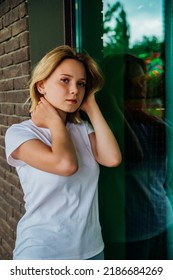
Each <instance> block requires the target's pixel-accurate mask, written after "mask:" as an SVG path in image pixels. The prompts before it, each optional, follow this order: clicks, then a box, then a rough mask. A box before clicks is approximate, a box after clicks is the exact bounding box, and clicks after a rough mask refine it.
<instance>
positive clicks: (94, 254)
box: [5, 46, 121, 259]
mask: <svg viewBox="0 0 173 280" xmlns="http://www.w3.org/2000/svg"><path fill="white" fill-rule="evenodd" d="M102 85H103V77H102V74H101V72H100V71H99V68H98V66H97V64H96V62H95V61H94V60H93V59H92V58H91V57H90V56H89V55H87V54H79V53H76V51H75V50H74V49H72V48H71V47H69V46H60V47H57V48H55V49H54V50H52V51H50V52H49V53H48V54H46V55H45V56H44V57H43V58H42V60H41V61H40V62H39V63H38V64H37V65H36V67H35V69H34V71H33V75H32V78H31V82H30V98H31V110H30V111H31V119H29V120H27V121H24V122H22V123H20V124H14V125H12V126H11V127H10V128H9V129H8V130H7V132H6V137H5V140H6V155H7V160H8V163H9V164H11V165H12V166H15V167H16V170H17V173H18V175H19V178H20V182H21V186H22V188H23V191H24V200H25V208H26V213H25V214H24V216H23V217H22V219H21V220H20V221H19V223H18V226H17V240H16V244H15V249H14V252H13V253H14V254H13V259H92V258H94V259H101V258H103V256H101V254H100V253H101V252H103V249H104V244H103V240H102V235H101V229H100V224H99V217H98V197H97V182H98V177H99V164H102V165H105V166H109V167H113V166H117V165H118V164H119V163H120V162H121V153H120V150H119V147H118V144H117V141H116V139H115V137H114V135H113V133H112V132H111V130H110V128H109V127H108V125H107V123H106V121H105V119H104V117H103V116H102V113H101V111H100V110H99V107H98V105H97V103H96V101H95V98H94V94H95V92H97V91H99V90H100V89H101V87H102ZM80 110H83V111H85V113H86V114H87V115H88V117H89V119H90V122H91V124H92V126H91V125H89V124H88V122H86V121H82V120H81V119H80V116H79V111H80ZM105 187H106V186H105Z"/></svg>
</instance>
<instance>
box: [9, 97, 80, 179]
mask: <svg viewBox="0 0 173 280" xmlns="http://www.w3.org/2000/svg"><path fill="white" fill-rule="evenodd" d="M41 101H42V102H41V103H40V104H39V105H38V106H37V108H36V110H35V111H34V112H33V114H32V121H33V122H34V123H35V124H36V125H37V126H39V127H45V128H49V129H50V134H51V139H52V146H51V147H49V146H47V145H46V144H44V143H43V142H41V141H40V140H38V139H32V140H29V141H27V142H25V143H23V144H22V145H21V146H19V147H18V148H17V149H16V150H15V151H14V152H13V153H12V156H13V158H15V159H18V160H22V161H24V162H25V163H27V164H29V165H31V166H32V167H35V168H37V169H40V170H43V171H46V172H49V173H54V174H58V175H62V176H70V175H72V174H73V173H75V172H76V171H77V168H78V162H77V156H76V152H75V148H74V146H73V143H72V141H71V139H70V136H69V134H68V131H67V129H66V127H65V125H64V122H63V120H62V119H61V117H60V116H59V114H58V112H57V111H56V110H55V109H54V108H53V106H51V105H50V104H49V103H48V102H47V101H46V100H45V99H44V98H42V100H41Z"/></svg>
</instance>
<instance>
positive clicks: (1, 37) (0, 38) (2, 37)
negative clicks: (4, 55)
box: [0, 28, 11, 43]
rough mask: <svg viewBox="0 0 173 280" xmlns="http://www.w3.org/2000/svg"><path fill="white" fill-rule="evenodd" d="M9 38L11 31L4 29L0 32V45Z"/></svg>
mask: <svg viewBox="0 0 173 280" xmlns="http://www.w3.org/2000/svg"><path fill="white" fill-rule="evenodd" d="M10 38H11V29H10V28H4V29H1V30H0V43H2V42H4V41H6V40H8V39H10Z"/></svg>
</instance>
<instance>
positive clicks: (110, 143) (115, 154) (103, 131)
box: [87, 103, 121, 166]
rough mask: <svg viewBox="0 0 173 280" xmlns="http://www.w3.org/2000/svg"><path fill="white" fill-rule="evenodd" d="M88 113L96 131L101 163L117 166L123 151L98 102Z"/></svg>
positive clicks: (96, 145) (98, 156) (97, 152)
mask: <svg viewBox="0 0 173 280" xmlns="http://www.w3.org/2000/svg"><path fill="white" fill-rule="evenodd" d="M87 114H88V116H89V118H90V121H91V123H92V125H93V127H94V131H95V153H96V159H97V160H98V162H99V163H100V164H103V165H108V166H116V165H118V164H119V163H120V162H121V152H120V149H119V145H118V143H117V140H116V138H115V137H114V134H113V133H112V131H111V129H110V127H109V126H108V124H107V122H106V121H105V119H104V117H103V115H102V113H101V111H100V109H99V107H98V105H97V103H94V104H93V105H92V107H91V108H90V109H88V111H87Z"/></svg>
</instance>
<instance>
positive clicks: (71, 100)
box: [66, 99, 77, 104]
mask: <svg viewBox="0 0 173 280" xmlns="http://www.w3.org/2000/svg"><path fill="white" fill-rule="evenodd" d="M66 101H67V102H69V103H72V104H76V103H77V100H76V99H66Z"/></svg>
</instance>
